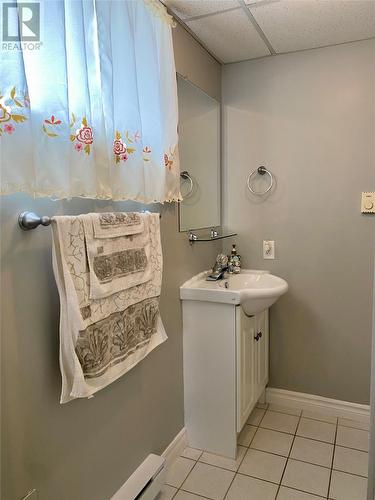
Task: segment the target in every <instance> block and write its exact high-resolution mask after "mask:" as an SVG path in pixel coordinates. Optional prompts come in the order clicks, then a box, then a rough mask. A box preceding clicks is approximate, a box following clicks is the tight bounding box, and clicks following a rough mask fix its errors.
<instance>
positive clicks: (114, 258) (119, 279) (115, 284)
mask: <svg viewBox="0 0 375 500" xmlns="http://www.w3.org/2000/svg"><path fill="white" fill-rule="evenodd" d="M97 215H98V214H87V215H83V216H82V218H83V227H84V231H85V241H86V251H87V258H88V266H89V273H90V299H102V298H104V297H108V296H109V295H112V294H114V293H116V292H120V291H121V290H125V289H127V288H131V287H133V286H136V285H140V284H141V283H145V282H146V281H149V280H150V279H151V278H152V269H151V263H150V231H149V222H150V220H152V218H153V217H154V215H153V214H150V213H142V214H133V215H137V217H138V221H139V222H140V223H141V224H140V225H141V227H142V228H143V231H142V232H141V233H138V234H131V235H128V236H117V237H109V236H112V235H113V232H112V231H111V232H110V233H109V234H108V237H107V238H105V239H104V238H102V237H100V238H96V237H95V223H96V220H97ZM105 215H106V217H107V219H108V220H116V218H115V216H116V215H117V214H105ZM119 215H121V216H123V215H124V214H119Z"/></svg>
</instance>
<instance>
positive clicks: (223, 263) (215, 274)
mask: <svg viewBox="0 0 375 500" xmlns="http://www.w3.org/2000/svg"><path fill="white" fill-rule="evenodd" d="M226 271H228V257H227V256H226V255H224V254H223V253H219V254H218V256H217V257H216V262H215V264H214V267H213V268H212V273H211V274H209V275H208V276H207V278H206V280H207V281H218V280H222V279H224V278H225V272H226Z"/></svg>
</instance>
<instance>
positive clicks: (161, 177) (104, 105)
mask: <svg viewBox="0 0 375 500" xmlns="http://www.w3.org/2000/svg"><path fill="white" fill-rule="evenodd" d="M0 3H2V1H1V2H0ZM43 4H44V5H43V8H42V10H41V18H40V23H41V26H40V27H41V45H40V48H39V49H37V48H36V47H34V49H33V50H31V49H30V47H31V45H30V44H25V45H28V47H27V46H26V47H25V48H23V49H22V50H19V49H17V48H16V47H14V46H13V48H12V44H10V45H9V46H8V47H6V46H4V43H3V44H2V45H1V48H0V148H1V150H0V160H1V179H0V180H1V192H2V194H7V193H13V192H19V191H23V192H26V193H29V194H31V195H33V196H50V197H53V198H55V199H62V198H71V197H75V196H80V197H88V198H101V199H113V200H125V199H127V200H137V201H141V202H145V203H151V202H155V201H159V202H164V201H173V200H178V199H180V189H179V186H180V178H179V164H178V152H177V141H178V138H177V119H178V117H177V109H178V108H177V93H176V74H175V65H174V57H173V47H172V37H171V19H170V18H169V16H168V14H167V13H166V12H165V10H164V7H163V6H162V5H161V4H159V3H158V1H157V0H49V1H48V2H43ZM13 11H14V16H15V19H13V20H12V19H9V20H8V22H10V23H12V22H13V23H17V19H16V17H17V14H16V12H17V11H16V9H13ZM14 45H16V44H14Z"/></svg>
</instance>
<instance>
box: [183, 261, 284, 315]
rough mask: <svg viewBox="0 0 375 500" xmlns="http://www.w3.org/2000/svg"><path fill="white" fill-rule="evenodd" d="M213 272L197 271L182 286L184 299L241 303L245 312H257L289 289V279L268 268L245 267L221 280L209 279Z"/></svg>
mask: <svg viewBox="0 0 375 500" xmlns="http://www.w3.org/2000/svg"><path fill="white" fill-rule="evenodd" d="M208 274H210V272H208V271H205V272H203V273H200V274H197V275H196V276H194V277H193V278H192V279H190V280H189V281H187V282H186V283H184V284H183V285H182V287H181V288H180V297H181V299H185V300H201V301H205V302H220V303H224V304H234V305H237V304H241V307H242V309H243V311H244V312H245V314H247V315H249V316H250V315H254V314H257V313H258V312H261V311H264V310H265V309H268V308H269V307H270V306H272V304H273V303H274V302H276V300H277V299H278V298H279V297H280V296H281V295H283V294H284V293H285V292H286V291H287V290H288V283H287V282H286V281H285V280H283V279H282V278H279V277H278V276H274V275H273V274H270V273H269V272H268V271H256V270H251V269H243V270H242V271H241V273H240V274H232V275H230V274H228V277H227V278H225V279H223V280H219V281H206V277H207V275H208Z"/></svg>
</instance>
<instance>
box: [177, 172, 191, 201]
mask: <svg viewBox="0 0 375 500" xmlns="http://www.w3.org/2000/svg"><path fill="white" fill-rule="evenodd" d="M180 177H181V179H184V181H189V184H190V187H189V191H188V192H187V193H186V194H185V195H184V198H190V196H191V195H192V194H193V191H194V182H193V179H192V178H191V175H190V174H189V172H188V171H187V170H183V171H182V172H181V173H180Z"/></svg>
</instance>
